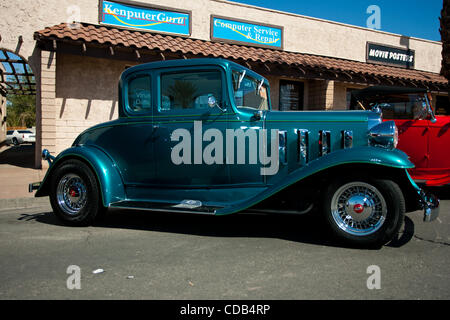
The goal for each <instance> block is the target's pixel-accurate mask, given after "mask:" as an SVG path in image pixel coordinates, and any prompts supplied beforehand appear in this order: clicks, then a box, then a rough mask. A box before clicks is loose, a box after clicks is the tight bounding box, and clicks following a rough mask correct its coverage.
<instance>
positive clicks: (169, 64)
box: [120, 58, 264, 79]
mask: <svg viewBox="0 0 450 320" xmlns="http://www.w3.org/2000/svg"><path fill="white" fill-rule="evenodd" d="M206 65H209V66H211V65H216V66H217V65H219V66H223V67H224V68H229V67H235V68H239V69H245V70H247V72H248V73H249V74H252V75H254V76H256V75H257V74H256V73H255V72H254V71H252V70H250V69H248V68H246V67H244V66H242V65H240V64H237V63H235V62H233V61H229V60H226V59H222V58H196V59H175V60H165V61H155V62H148V63H143V64H139V65H137V66H133V67H130V68H128V69H126V70H125V71H124V72H122V75H121V76H120V78H121V79H124V78H125V77H127V76H128V75H129V74H132V73H135V72H139V71H144V70H149V69H159V68H173V67H191V66H192V67H194V66H206ZM259 77H262V76H261V75H259ZM262 78H264V77H262Z"/></svg>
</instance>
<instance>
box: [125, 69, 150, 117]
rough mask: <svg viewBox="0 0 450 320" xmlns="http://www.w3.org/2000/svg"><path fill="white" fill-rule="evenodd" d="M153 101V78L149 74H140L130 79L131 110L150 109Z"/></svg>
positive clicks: (129, 99)
mask: <svg viewBox="0 0 450 320" xmlns="http://www.w3.org/2000/svg"><path fill="white" fill-rule="evenodd" d="M151 101H152V100H151V79H150V76H149V75H139V76H136V77H134V78H132V79H130V80H129V81H128V108H129V110H130V111H131V112H136V113H142V112H148V111H150V110H151V105H152V103H151Z"/></svg>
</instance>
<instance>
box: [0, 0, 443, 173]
mask: <svg viewBox="0 0 450 320" xmlns="http://www.w3.org/2000/svg"><path fill="white" fill-rule="evenodd" d="M0 10H1V12H2V14H1V15H2V19H1V20H0V34H1V37H2V39H1V41H0V48H1V49H6V50H9V51H11V52H13V53H15V54H16V55H18V56H20V57H22V58H23V59H24V60H26V61H27V62H28V63H29V65H30V66H31V69H32V70H33V73H34V76H35V80H36V99H37V106H36V113H37V123H36V127H37V132H36V133H37V137H36V151H37V152H36V161H35V163H36V167H40V166H41V165H42V163H41V160H40V158H39V155H40V151H41V149H42V148H47V149H49V150H50V151H51V152H54V153H58V152H60V151H61V150H63V149H65V148H67V147H69V146H70V145H71V143H72V142H73V139H74V138H75V137H76V136H77V135H78V134H79V133H80V132H81V131H83V130H84V129H86V128H87V127H89V126H92V125H94V124H97V123H99V122H103V121H108V120H111V119H114V118H116V117H117V101H118V92H117V83H118V79H119V76H120V74H121V73H122V72H123V71H124V70H125V69H126V68H127V67H130V66H133V65H136V64H140V63H145V62H150V61H159V60H169V59H190V58H201V57H220V58H225V59H229V60H232V61H235V62H237V63H240V64H242V65H244V66H246V67H248V68H250V69H252V70H254V71H256V72H258V73H260V74H262V75H264V76H265V77H266V78H267V79H269V81H270V83H271V100H272V106H273V107H274V109H277V110H283V111H290V110H329V109H334V110H345V109H347V108H348V102H349V94H350V92H351V90H354V89H360V88H364V87H367V86H371V85H388V86H402V87H420V88H427V89H429V90H430V91H431V92H432V95H433V104H434V106H435V107H437V109H438V110H440V112H450V110H449V107H448V94H447V93H448V87H447V86H448V83H447V80H446V79H445V78H444V77H442V76H440V75H439V71H440V68H441V50H442V44H441V43H440V42H435V41H429V40H424V39H416V38H408V37H404V36H400V35H396V34H390V33H386V32H381V31H375V30H370V29H366V28H361V27H355V26H350V25H345V24H342V23H336V22H332V21H326V20H321V19H316V18H311V17H305V16H300V15H296V14H291V13H286V12H280V11H275V10H269V9H264V8H259V7H254V6H249V5H244V4H239V3H234V2H230V1H224V0H195V1H184V2H180V1H175V0H161V1H154V0H140V1H139V2H135V1H125V0H117V1H115V0H111V1H106V0H100V1H99V0H80V1H77V2H76V4H74V3H72V2H70V1H56V0H50V1H43V0H38V1H34V2H32V3H29V2H25V1H19V2H18V1H14V0H8V1H3V4H1V5H0ZM362 14H364V13H362ZM1 80H2V79H0V81H1ZM7 89H8V88H6V89H5V90H4V91H7ZM2 101H3V100H2ZM0 137H1V136H0Z"/></svg>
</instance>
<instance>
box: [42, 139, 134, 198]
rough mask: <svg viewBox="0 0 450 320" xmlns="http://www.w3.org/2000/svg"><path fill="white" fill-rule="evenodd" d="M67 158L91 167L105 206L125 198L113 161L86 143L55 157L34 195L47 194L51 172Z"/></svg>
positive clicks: (119, 176)
mask: <svg viewBox="0 0 450 320" xmlns="http://www.w3.org/2000/svg"><path fill="white" fill-rule="evenodd" d="M68 159H78V160H80V161H83V162H85V163H86V164H87V165H88V166H89V167H90V168H91V169H92V171H93V172H94V173H95V175H96V177H97V181H98V183H99V187H100V190H101V197H102V202H103V205H104V206H105V207H108V206H109V204H110V203H112V202H117V201H121V200H125V199H126V196H125V189H124V184H123V181H122V177H121V175H120V173H119V171H118V169H117V167H116V165H115V163H114V161H113V160H112V159H111V158H110V157H109V156H108V155H107V154H106V153H105V152H103V151H102V150H101V149H99V148H96V147H93V146H86V145H84V146H77V147H72V148H69V149H66V150H64V151H63V152H61V153H60V154H59V155H58V156H57V157H56V158H55V160H54V161H53V162H52V164H51V166H50V168H49V169H48V170H47V173H46V175H45V177H44V180H43V181H42V183H41V185H40V187H39V189H38V190H37V192H36V195H35V196H36V197H43V196H48V195H49V192H50V180H51V176H52V174H53V172H54V171H55V169H56V168H57V167H58V166H59V165H60V164H62V163H63V162H64V161H66V160H68Z"/></svg>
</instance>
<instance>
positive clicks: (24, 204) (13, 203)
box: [0, 197, 50, 212]
mask: <svg viewBox="0 0 450 320" xmlns="http://www.w3.org/2000/svg"><path fill="white" fill-rule="evenodd" d="M49 206H50V200H49V198H48V197H39V198H16V199H0V212H1V211H4V210H11V209H25V208H40V207H49Z"/></svg>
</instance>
